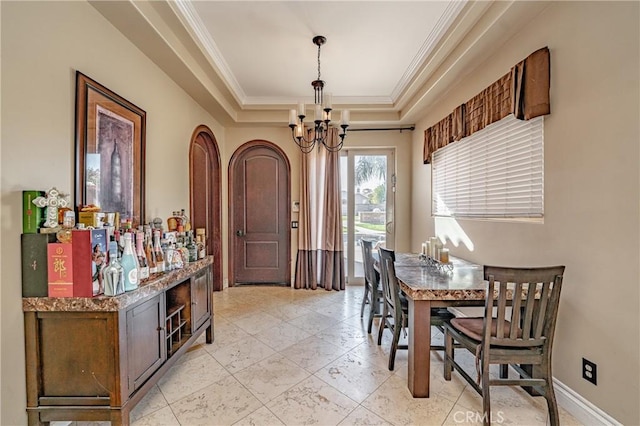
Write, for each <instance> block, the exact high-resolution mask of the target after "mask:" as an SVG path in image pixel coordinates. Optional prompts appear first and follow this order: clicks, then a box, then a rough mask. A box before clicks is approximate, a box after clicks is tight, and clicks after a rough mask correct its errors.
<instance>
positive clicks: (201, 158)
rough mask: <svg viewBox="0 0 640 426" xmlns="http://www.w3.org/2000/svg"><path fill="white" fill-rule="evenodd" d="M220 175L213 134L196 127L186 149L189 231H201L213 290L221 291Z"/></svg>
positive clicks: (201, 127)
mask: <svg viewBox="0 0 640 426" xmlns="http://www.w3.org/2000/svg"><path fill="white" fill-rule="evenodd" d="M221 185H222V171H221V167H220V151H219V149H218V144H217V142H216V138H215V136H213V132H212V131H211V129H209V128H208V127H207V126H204V125H200V126H198V127H197V128H196V129H195V130H194V132H193V134H192V136H191V144H190V147H189V192H190V196H189V204H190V217H191V224H192V227H193V229H194V230H195V229H196V228H205V230H206V244H207V254H208V255H212V256H213V257H214V263H213V290H214V291H220V290H222V235H221V232H220V230H221V228H222V186H221Z"/></svg>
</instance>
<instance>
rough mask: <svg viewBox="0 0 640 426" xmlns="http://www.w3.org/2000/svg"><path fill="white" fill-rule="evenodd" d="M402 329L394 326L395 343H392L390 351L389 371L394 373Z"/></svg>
mask: <svg viewBox="0 0 640 426" xmlns="http://www.w3.org/2000/svg"><path fill="white" fill-rule="evenodd" d="M400 331H401V327H400V326H399V325H398V324H395V321H394V324H393V341H392V342H391V350H390V351H389V371H393V368H394V365H395V362H396V351H397V350H398V342H399V341H400Z"/></svg>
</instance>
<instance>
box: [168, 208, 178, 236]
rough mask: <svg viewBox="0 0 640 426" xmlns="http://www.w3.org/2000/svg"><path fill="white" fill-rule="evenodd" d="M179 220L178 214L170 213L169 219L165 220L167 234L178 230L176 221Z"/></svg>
mask: <svg viewBox="0 0 640 426" xmlns="http://www.w3.org/2000/svg"><path fill="white" fill-rule="evenodd" d="M180 219H181V218H180V217H179V216H178V212H177V211H174V212H173V213H172V215H171V217H169V219H167V229H168V231H169V232H172V231H177V230H178V225H179V223H178V221H179V220H180Z"/></svg>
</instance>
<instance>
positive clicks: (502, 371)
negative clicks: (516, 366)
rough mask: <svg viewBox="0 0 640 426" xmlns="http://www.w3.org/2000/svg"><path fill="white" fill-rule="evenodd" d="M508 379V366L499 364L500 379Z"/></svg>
mask: <svg viewBox="0 0 640 426" xmlns="http://www.w3.org/2000/svg"><path fill="white" fill-rule="evenodd" d="M508 377H509V364H500V378H501V379H506V378H508Z"/></svg>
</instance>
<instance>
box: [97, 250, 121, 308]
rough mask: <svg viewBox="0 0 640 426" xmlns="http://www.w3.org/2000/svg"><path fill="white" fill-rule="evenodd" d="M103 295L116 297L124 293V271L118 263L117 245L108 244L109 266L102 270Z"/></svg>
mask: <svg viewBox="0 0 640 426" xmlns="http://www.w3.org/2000/svg"><path fill="white" fill-rule="evenodd" d="M102 280H103V281H104V295H105V296H117V295H118V294H122V293H124V269H123V268H122V265H120V262H119V261H118V243H116V242H115V241H111V242H110V243H109V265H107V266H106V267H105V268H104V269H103V270H102Z"/></svg>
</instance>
